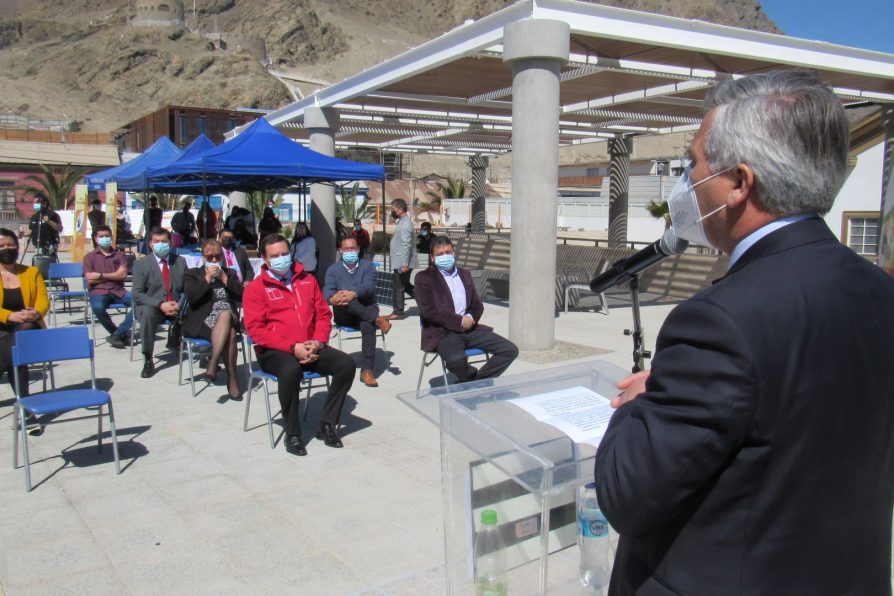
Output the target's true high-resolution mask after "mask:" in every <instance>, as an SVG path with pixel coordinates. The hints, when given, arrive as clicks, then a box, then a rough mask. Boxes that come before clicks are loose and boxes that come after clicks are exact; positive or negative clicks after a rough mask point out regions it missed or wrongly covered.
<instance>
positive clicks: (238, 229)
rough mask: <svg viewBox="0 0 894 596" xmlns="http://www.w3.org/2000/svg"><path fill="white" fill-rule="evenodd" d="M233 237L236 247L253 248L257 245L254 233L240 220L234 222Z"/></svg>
mask: <svg viewBox="0 0 894 596" xmlns="http://www.w3.org/2000/svg"><path fill="white" fill-rule="evenodd" d="M233 236H234V237H235V238H236V244H237V246H241V247H243V248H255V247H257V245H258V237H257V236H255V233H254V232H253V231H252V230H251V229H250V228H249V226H248V224H247V223H246V221H245V220H244V219H242V218H240V219H237V220H236V222H235V224H234V227H233Z"/></svg>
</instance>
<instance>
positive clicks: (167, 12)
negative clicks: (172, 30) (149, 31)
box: [133, 0, 186, 27]
mask: <svg viewBox="0 0 894 596" xmlns="http://www.w3.org/2000/svg"><path fill="white" fill-rule="evenodd" d="M185 24H186V21H185V20H184V11H183V2H182V0H137V2H136V16H135V17H134V19H133V25H134V26H135V27H153V26H162V27H165V26H180V27H182V26H185Z"/></svg>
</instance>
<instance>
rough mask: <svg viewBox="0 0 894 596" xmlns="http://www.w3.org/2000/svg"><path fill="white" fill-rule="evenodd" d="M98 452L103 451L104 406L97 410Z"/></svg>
mask: <svg viewBox="0 0 894 596" xmlns="http://www.w3.org/2000/svg"><path fill="white" fill-rule="evenodd" d="M96 426H97V428H96V452H97V453H102V406H99V409H98V410H97V411H96Z"/></svg>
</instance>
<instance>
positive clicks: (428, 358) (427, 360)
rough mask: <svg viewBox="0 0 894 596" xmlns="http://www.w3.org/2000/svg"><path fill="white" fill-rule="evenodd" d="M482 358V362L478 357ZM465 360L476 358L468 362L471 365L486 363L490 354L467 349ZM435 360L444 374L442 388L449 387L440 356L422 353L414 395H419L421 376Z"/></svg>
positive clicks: (444, 366) (475, 349)
mask: <svg viewBox="0 0 894 596" xmlns="http://www.w3.org/2000/svg"><path fill="white" fill-rule="evenodd" d="M482 356H483V357H484V360H481V358H480V357H482ZM466 358H470V359H471V358H478V360H474V361H473V360H470V363H471V364H476V363H481V362H487V361H488V360H490V354H488V353H487V352H485V351H484V350H481V349H479V348H469V349H468V350H466ZM435 360H440V361H441V370H442V371H443V373H444V386H445V387H449V386H450V380H449V378H448V376H447V365H446V364H445V363H444V359H443V358H441V355H440V354H438V353H437V352H423V353H422V366H421V367H419V380H418V381H417V382H416V393H417V394H418V393H419V389H420V388H421V387H422V374H423V373H424V372H425V369H426V367H428V366H430V365H432V364H434V362H435Z"/></svg>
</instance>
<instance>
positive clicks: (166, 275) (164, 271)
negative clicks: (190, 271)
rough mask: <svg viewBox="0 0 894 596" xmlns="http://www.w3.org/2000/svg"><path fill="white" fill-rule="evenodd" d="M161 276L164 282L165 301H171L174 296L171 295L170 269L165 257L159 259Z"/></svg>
mask: <svg viewBox="0 0 894 596" xmlns="http://www.w3.org/2000/svg"><path fill="white" fill-rule="evenodd" d="M161 278H162V279H163V280H164V282H165V291H167V297H166V298H165V301H166V302H171V301H172V300H173V299H174V298H173V296H171V271H170V270H169V269H168V261H167V259H162V260H161Z"/></svg>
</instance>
